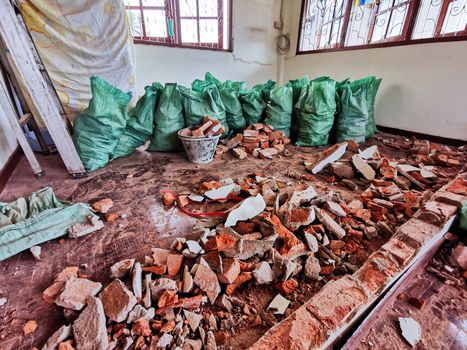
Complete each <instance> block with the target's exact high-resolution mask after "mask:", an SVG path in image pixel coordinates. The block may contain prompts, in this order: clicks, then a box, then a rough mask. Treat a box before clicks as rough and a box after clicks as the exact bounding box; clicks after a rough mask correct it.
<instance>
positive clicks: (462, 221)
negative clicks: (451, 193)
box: [459, 203, 467, 231]
mask: <svg viewBox="0 0 467 350" xmlns="http://www.w3.org/2000/svg"><path fill="white" fill-rule="evenodd" d="M459 226H460V228H461V229H463V230H465V231H467V203H464V205H463V206H462V208H461V211H460V213H459Z"/></svg>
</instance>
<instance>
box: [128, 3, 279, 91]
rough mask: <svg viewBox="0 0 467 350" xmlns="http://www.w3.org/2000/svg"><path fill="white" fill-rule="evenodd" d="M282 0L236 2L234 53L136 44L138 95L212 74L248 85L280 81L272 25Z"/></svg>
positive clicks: (277, 16)
mask: <svg viewBox="0 0 467 350" xmlns="http://www.w3.org/2000/svg"><path fill="white" fill-rule="evenodd" d="M279 12H280V0H234V2H233V38H234V51H233V52H219V51H208V50H197V49H182V48H175V47H165V46H156V45H141V44H137V45H135V51H136V85H137V95H141V94H142V93H143V92H144V90H143V89H144V86H146V85H149V84H151V83H152V82H154V81H158V82H161V83H166V82H176V83H179V84H182V85H185V86H190V84H191V82H192V81H193V80H195V79H204V73H205V72H207V71H209V72H211V73H213V74H214V76H216V77H217V78H219V79H221V80H226V79H232V80H238V81H246V82H247V83H248V85H249V86H252V85H254V84H258V83H264V82H266V81H267V80H268V79H277V60H278V58H277V53H276V50H275V41H274V40H275V37H276V36H277V35H278V34H279V31H278V30H277V29H274V27H273V24H274V21H275V20H278V18H279Z"/></svg>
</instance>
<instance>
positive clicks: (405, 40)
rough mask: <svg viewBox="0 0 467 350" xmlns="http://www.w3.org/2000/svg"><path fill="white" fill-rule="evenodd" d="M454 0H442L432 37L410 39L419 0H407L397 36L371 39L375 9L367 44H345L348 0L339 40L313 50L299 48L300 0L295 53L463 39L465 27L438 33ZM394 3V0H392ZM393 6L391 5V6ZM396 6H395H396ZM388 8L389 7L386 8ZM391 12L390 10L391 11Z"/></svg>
mask: <svg viewBox="0 0 467 350" xmlns="http://www.w3.org/2000/svg"><path fill="white" fill-rule="evenodd" d="M454 1H455V0H443V4H442V8H441V9H440V14H439V17H438V21H437V23H436V29H435V32H434V35H435V36H434V37H431V38H422V39H411V37H412V33H413V30H414V27H415V22H416V19H417V14H418V11H419V9H420V4H421V0H411V1H410V0H407V1H401V2H408V3H409V8H408V9H407V15H406V18H405V20H404V24H403V29H402V32H401V34H400V35H399V36H395V37H389V38H385V39H382V40H379V41H377V42H369V41H371V37H372V31H373V28H374V20H375V19H376V17H377V16H378V14H381V12H378V11H376V12H375V14H373V15H372V27H371V28H369V30H368V35H367V42H368V43H367V44H361V45H353V46H345V43H346V39H347V31H348V29H349V24H350V17H351V15H352V8H353V7H352V4H353V3H354V0H348V2H347V6H346V9H345V15H344V16H345V17H344V21H343V24H342V26H343V27H342V31H341V36H340V40H339V42H338V43H337V44H336V46H335V47H329V48H322V49H315V50H303V51H301V50H300V43H301V39H302V29H303V16H304V14H305V11H306V7H307V3H308V0H302V5H301V10H300V22H299V24H298V37H297V46H296V51H295V54H296V55H307V54H317V53H325V52H337V51H353V50H364V49H375V48H382V47H391V46H405V45H414V44H424V43H437V42H450V41H465V40H467V27H466V29H465V30H463V31H459V32H457V34H456V35H449V34H445V35H442V34H440V33H441V31H442V27H443V23H444V19H445V18H446V14H447V11H448V9H449V4H450V3H452V2H454ZM393 4H394V1H393ZM393 7H394V6H391V8H393ZM396 7H397V6H396ZM386 10H389V9H386ZM391 13H392V11H391Z"/></svg>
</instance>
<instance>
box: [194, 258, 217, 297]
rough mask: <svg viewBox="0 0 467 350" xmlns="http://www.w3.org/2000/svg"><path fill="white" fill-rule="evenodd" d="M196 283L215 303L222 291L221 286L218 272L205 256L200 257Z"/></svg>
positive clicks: (195, 278)
mask: <svg viewBox="0 0 467 350" xmlns="http://www.w3.org/2000/svg"><path fill="white" fill-rule="evenodd" d="M194 283H195V284H196V285H198V286H199V287H200V288H201V289H202V290H203V291H204V292H205V293H206V294H207V296H208V298H209V301H210V302H211V304H214V303H215V301H216V298H217V296H218V295H219V293H220V291H221V286H220V285H219V281H218V280H217V276H216V274H215V273H214V271H212V270H211V268H210V267H209V265H208V263H207V262H206V261H205V260H204V259H203V258H201V259H200V263H199V266H198V269H197V270H196V274H195V277H194Z"/></svg>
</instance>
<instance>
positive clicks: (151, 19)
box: [144, 10, 167, 37]
mask: <svg viewBox="0 0 467 350" xmlns="http://www.w3.org/2000/svg"><path fill="white" fill-rule="evenodd" d="M144 26H145V28H146V36H149V37H166V36H167V24H166V19H165V11H164V10H144Z"/></svg>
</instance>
